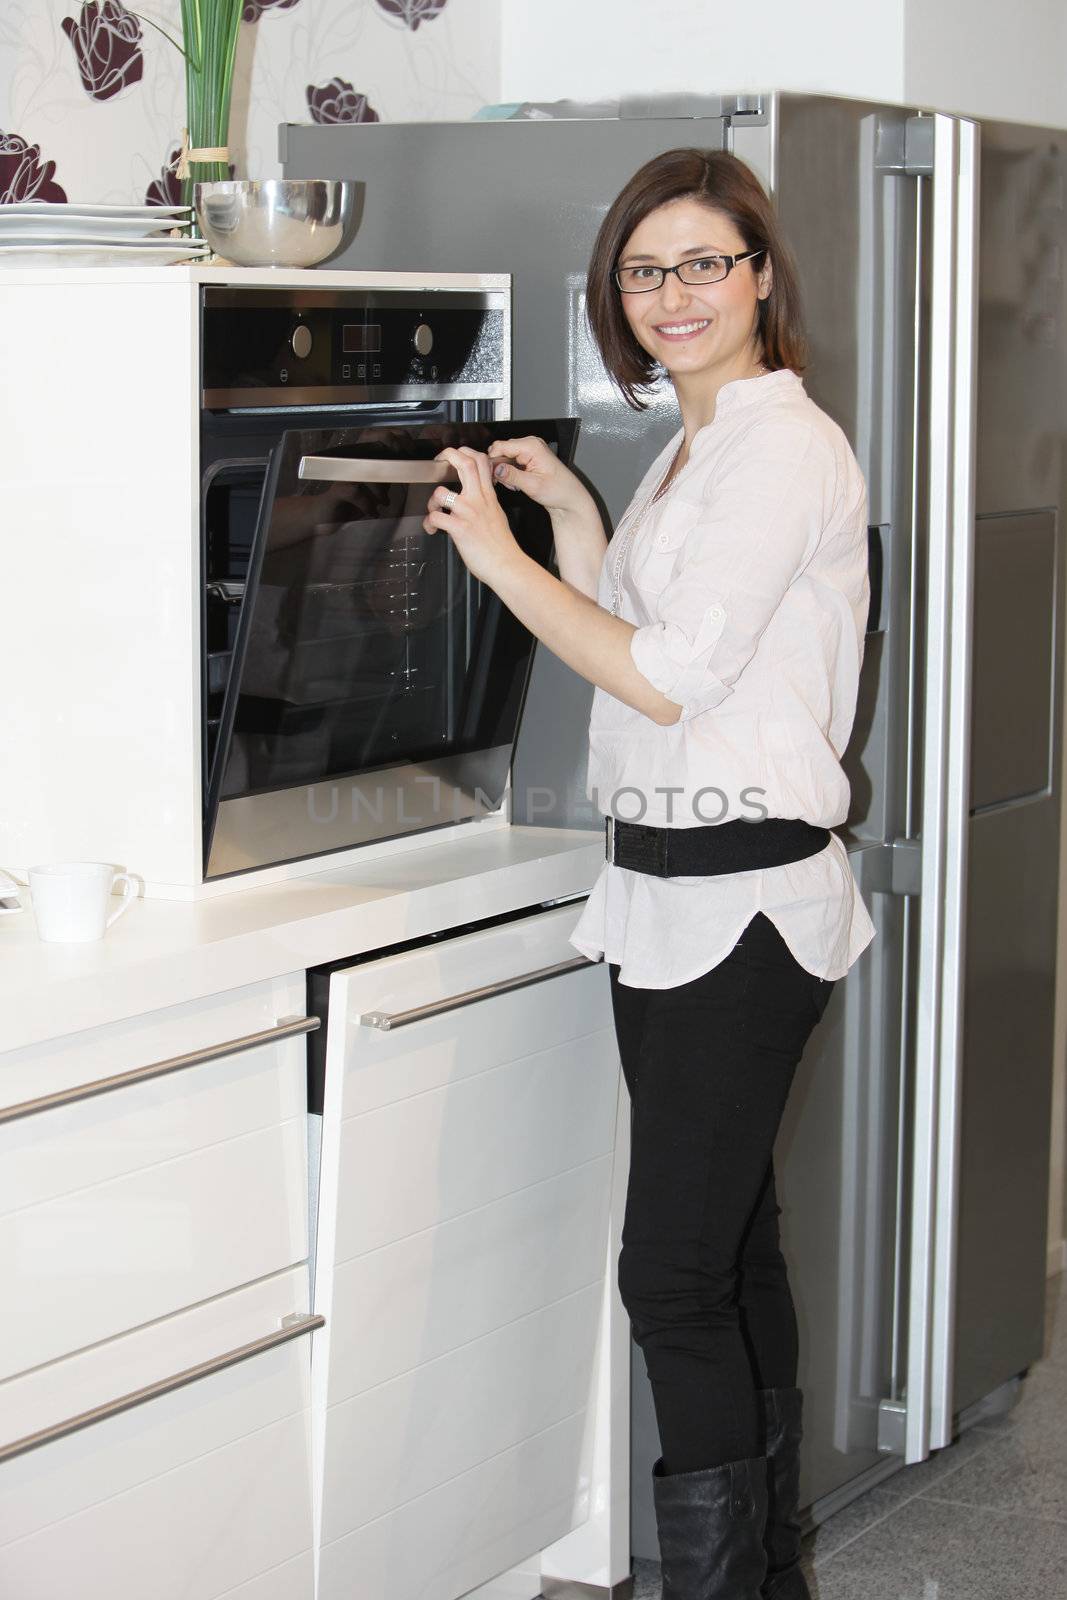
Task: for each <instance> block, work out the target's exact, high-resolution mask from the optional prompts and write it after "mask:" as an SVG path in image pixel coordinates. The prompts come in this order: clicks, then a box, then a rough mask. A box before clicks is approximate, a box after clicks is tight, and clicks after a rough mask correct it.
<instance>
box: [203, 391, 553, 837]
mask: <svg viewBox="0 0 1067 1600" xmlns="http://www.w3.org/2000/svg"><path fill="white" fill-rule="evenodd" d="M531 432H538V433H540V434H541V436H542V437H544V438H546V439H547V440H548V441H549V443H550V444H551V445H552V446H553V447H554V448H555V449H556V450H557V451H558V452H559V453H560V454H561V455H562V456H563V458H564V459H566V460H569V458H570V455H571V453H572V450H573V443H574V435H575V432H576V424H574V423H571V422H551V423H529V422H524V423H521V424H508V423H465V424H459V423H453V424H448V425H447V426H445V427H442V425H441V424H440V423H435V424H432V425H429V426H415V427H409V428H374V429H372V428H358V429H354V428H345V429H333V430H328V429H316V430H292V431H289V432H286V433H285V434H284V435H283V436H282V439H281V441H280V443H279V445H278V446H277V447H276V449H275V451H274V454H273V457H272V460H271V464H270V467H269V470H268V474H267V482H266V487H265V490H264V493H263V505H262V510H261V512H260V515H259V520H258V524H257V527H256V534H255V539H254V543H253V549H252V558H251V561H250V563H248V564H247V572H248V579H247V589H246V593H245V595H244V598H243V604H241V606H240V623H239V626H238V628H237V636H236V639H230V638H229V635H228V634H227V635H226V637H225V638H224V637H223V633H222V622H221V620H220V622H219V641H218V642H219V645H220V646H223V647H225V646H227V645H228V647H229V648H230V649H231V650H232V652H233V663H234V665H233V670H232V672H231V673H230V674H229V684H228V688H227V692H226V696H225V705H224V707H223V708H222V712H221V722H220V732H219V748H218V752H217V757H218V758H217V760H216V761H215V763H214V766H213V779H212V793H211V796H210V802H209V811H211V810H212V809H213V807H214V806H216V805H217V804H218V801H219V800H220V799H221V800H229V799H234V798H237V797H242V796H247V795H254V794H257V793H262V792H265V791H270V790H276V789H279V788H285V787H288V786H291V785H298V784H307V783H315V782H319V781H321V780H322V779H325V778H332V777H342V776H348V775H354V774H359V773H366V772H370V771H375V770H377V769H382V770H383V771H385V770H388V769H389V768H390V767H395V766H396V765H397V764H398V763H399V764H403V765H404V766H405V767H409V766H410V765H411V764H416V765H417V764H419V763H425V762H430V761H434V760H437V759H438V758H440V757H442V756H450V755H456V756H460V755H465V754H468V753H470V752H477V751H482V750H489V749H492V748H494V747H498V746H500V745H503V744H509V743H511V742H512V741H513V739H514V737H515V733H516V729H517V726H518V719H519V712H520V710H521V704H522V697H523V694H524V692H525V686H526V681H527V676H528V671H529V666H530V661H531V658H532V650H533V640H532V638H531V636H530V634H529V633H528V632H527V630H526V629H525V628H524V627H523V626H522V625H521V624H520V623H518V622H517V621H516V619H515V618H514V617H513V616H512V615H511V613H510V612H509V611H508V610H507V609H506V607H504V606H502V605H501V603H500V602H499V601H498V600H497V598H496V596H495V595H494V594H493V593H492V591H491V590H489V589H488V588H486V587H485V586H483V585H482V584H480V583H478V582H477V581H476V580H474V579H472V578H471V577H470V575H469V574H468V572H467V569H466V567H465V566H464V565H463V562H462V561H461V560H460V559H459V557H458V556H457V555H456V553H455V550H454V548H453V545H452V541H451V540H450V539H449V538H448V536H447V534H436V535H431V534H426V533H425V532H424V531H423V528H422V519H423V517H424V516H425V514H426V509H427V504H428V501H429V497H430V494H431V493H432V491H433V487H434V484H433V483H432V482H422V483H414V482H405V481H402V480H403V477H404V472H405V469H406V467H407V464H408V463H411V462H419V461H421V462H430V461H432V460H433V458H434V456H435V455H436V454H437V453H438V451H439V450H440V449H441V448H442V445H443V444H445V443H448V444H463V443H467V444H471V445H474V446H475V447H476V448H480V449H485V448H486V446H487V445H488V443H489V442H490V440H492V439H494V438H501V437H508V436H512V437H513V436H516V435H519V434H528V433H531ZM368 460H369V461H374V462H383V461H384V462H386V463H391V465H390V466H387V467H386V468H385V470H384V476H383V479H382V481H377V482H352V481H345V479H344V473H345V472H346V471H348V470H349V467H348V465H347V464H348V463H355V462H359V461H368ZM301 462H305V467H304V470H303V474H302V473H301ZM323 462H325V463H326V465H325V467H324V466H322V463H323ZM313 463H318V465H315V464H313ZM357 470H358V469H357ZM335 472H336V473H340V474H341V476H340V477H339V478H338V477H332V476H331V473H335ZM394 472H395V478H394V477H393V476H392V474H393V473H394ZM250 487H251V485H250V484H249V485H248V488H249V489H250ZM220 492H221V490H220ZM240 492H241V489H240V486H239V485H238V484H236V483H235V484H234V485H233V486H232V488H231V489H230V493H237V494H239V493H240ZM500 499H501V504H502V505H503V506H504V507H505V510H506V511H507V514H508V517H509V521H510V523H511V526H512V530H513V532H514V534H515V537H516V539H517V540H518V542H519V544H520V545H521V547H522V548H523V549H524V550H525V551H526V553H527V554H528V555H530V556H532V557H533V558H534V559H535V560H536V561H538V562H539V563H540V564H541V565H543V566H547V565H548V564H549V562H550V560H551V556H552V533H551V525H550V523H549V519H548V516H547V514H546V513H545V512H544V511H543V510H542V509H541V508H540V507H539V506H536V505H534V504H533V502H532V501H530V500H528V499H527V498H526V496H524V495H522V494H519V493H516V492H508V491H501V492H500ZM242 521H243V519H242ZM219 565H220V566H221V562H220V563H219ZM223 615H224V613H223V612H222V611H221V609H220V611H219V616H220V618H221V617H222V616H223ZM231 626H232V624H231ZM505 776H506V775H505ZM498 798H499V797H498Z"/></svg>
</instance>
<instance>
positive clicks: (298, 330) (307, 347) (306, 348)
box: [289, 322, 312, 361]
mask: <svg viewBox="0 0 1067 1600" xmlns="http://www.w3.org/2000/svg"><path fill="white" fill-rule="evenodd" d="M311 344H312V340H311V329H310V328H309V327H308V326H307V325H306V324H305V323H303V322H301V323H300V324H299V325H298V326H297V327H295V328H294V329H293V332H292V337H291V338H290V340H289V348H290V349H291V350H292V352H293V354H294V356H296V358H297V360H298V361H303V360H304V359H305V358H306V357H307V356H309V355H310V354H311Z"/></svg>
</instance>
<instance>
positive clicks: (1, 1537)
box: [0, 1268, 312, 1600]
mask: <svg viewBox="0 0 1067 1600" xmlns="http://www.w3.org/2000/svg"><path fill="white" fill-rule="evenodd" d="M307 1293H308V1286H307V1274H306V1270H305V1269H303V1268H300V1269H297V1270H295V1271H289V1272H285V1273H280V1274H278V1275H277V1276H275V1277H274V1278H272V1279H270V1280H269V1281H267V1282H265V1283H258V1284H254V1285H252V1286H251V1287H249V1288H247V1289H243V1290H239V1291H237V1292H236V1293H234V1294H230V1295H226V1296H223V1297H222V1298H221V1299H219V1300H217V1301H214V1302H212V1304H211V1305H208V1306H198V1307H196V1308H194V1309H193V1310H191V1311H186V1312H182V1313H180V1314H179V1315H177V1316H174V1317H169V1318H167V1319H165V1320H164V1321H163V1322H160V1323H157V1324H155V1325H154V1326H153V1327H151V1328H143V1329H139V1330H138V1331H137V1332H135V1333H131V1334H127V1335H126V1336H125V1337H123V1338H121V1339H116V1340H113V1341H111V1342H109V1343H108V1344H107V1345H104V1346H99V1347H97V1348H95V1349H93V1350H87V1351H82V1352H81V1353H79V1354H78V1355H74V1356H69V1357H67V1358H66V1359H65V1360H63V1361H60V1362H57V1363H56V1364H55V1365H53V1366H51V1367H50V1368H48V1369H47V1370H41V1371H39V1372H33V1373H28V1374H24V1375H22V1376H21V1377H18V1378H14V1379H11V1380H9V1381H8V1382H7V1383H4V1384H0V1418H2V1423H0V1427H2V1437H0V1449H2V1448H4V1447H5V1446H7V1445H10V1444H11V1442H12V1441H13V1440H20V1439H25V1438H26V1437H27V1436H30V1435H32V1434H35V1433H37V1432H38V1430H40V1429H42V1428H48V1427H54V1426H57V1425H59V1424H61V1423H63V1422H64V1421H65V1420H66V1419H68V1418H70V1417H72V1416H79V1415H81V1414H83V1413H85V1412H86V1411H88V1410H91V1409H92V1408H94V1407H101V1408H102V1409H103V1410H105V1411H106V1409H107V1408H108V1406H109V1405H110V1404H111V1403H113V1402H115V1401H116V1400H118V1399H120V1398H121V1397H124V1396H127V1395H129V1394H131V1393H132V1392H134V1391H137V1390H139V1389H141V1388H143V1387H145V1386H147V1385H150V1384H153V1383H157V1382H160V1381H161V1380H167V1379H170V1378H172V1377H173V1376H174V1375H175V1374H181V1373H185V1372H187V1371H188V1369H190V1368H195V1367H197V1366H198V1364H200V1363H204V1364H206V1365H210V1364H212V1363H214V1362H216V1361H218V1359H219V1358H220V1357H228V1356H230V1355H232V1353H233V1352H235V1351H237V1350H239V1349H241V1348H242V1347H244V1346H247V1345H249V1344H251V1343H252V1342H253V1341H258V1340H264V1339H266V1338H272V1337H274V1336H275V1335H276V1334H277V1332H278V1331H279V1330H280V1329H281V1324H282V1319H283V1318H286V1317H291V1316H294V1315H298V1314H300V1313H305V1312H306V1309H307ZM308 1346H309V1340H308V1338H307V1337H306V1335H301V1336H298V1337H293V1338H291V1339H289V1340H287V1342H285V1343H283V1344H275V1345H272V1346H271V1347H269V1348H267V1349H264V1350H262V1351H261V1352H260V1353H258V1354H254V1355H252V1356H249V1357H248V1358H247V1359H243V1360H239V1361H236V1362H233V1363H231V1364H226V1365H222V1366H221V1367H220V1368H219V1370H214V1371H210V1372H208V1373H207V1374H206V1375H204V1376H201V1377H197V1378H195V1379H194V1380H193V1381H190V1382H187V1383H185V1384H183V1386H182V1387H180V1388H177V1389H174V1390H173V1391H171V1392H168V1393H164V1394H161V1395H160V1396H158V1397H157V1398H154V1399H150V1400H148V1401H147V1402H145V1403H143V1404H139V1405H135V1406H133V1407H131V1408H130V1409H127V1410H123V1411H120V1412H118V1413H117V1414H115V1415H105V1416H103V1417H102V1419H101V1420H99V1421H94V1422H92V1423H90V1424H89V1425H88V1426H85V1427H82V1428H79V1429H78V1431H76V1432H74V1433H71V1434H68V1435H66V1436H64V1437H59V1438H56V1439H54V1440H53V1441H52V1442H50V1443H45V1444H43V1445H40V1446H39V1447H38V1448H35V1449H31V1450H29V1451H27V1452H25V1453H22V1454H18V1455H15V1456H14V1457H13V1458H11V1459H9V1460H4V1461H0V1594H4V1595H12V1596H15V1595H17V1596H18V1597H19V1600H69V1596H70V1595H72V1594H77V1595H78V1597H79V1600H97V1597H100V1600H104V1597H107V1600H114V1597H115V1596H116V1595H142V1594H143V1595H147V1594H151V1595H152V1596H153V1600H190V1597H191V1596H194V1595H195V1596H197V1597H198V1600H213V1597H215V1596H221V1595H223V1594H226V1593H227V1592H228V1591H230V1590H231V1589H237V1588H238V1586H245V1585H247V1586H249V1596H250V1600H251V1596H252V1595H256V1600H258V1591H257V1590H255V1589H254V1587H252V1580H254V1579H257V1578H259V1577H260V1576H261V1575H265V1574H268V1573H270V1572H272V1571H274V1570H275V1569H276V1568H278V1567H280V1566H281V1564H282V1563H286V1564H289V1563H292V1564H293V1574H294V1581H293V1582H292V1584H291V1585H290V1587H289V1590H288V1596H287V1600H288V1597H292V1600H310V1596H311V1592H312V1591H311V1582H310V1574H309V1572H308V1568H307V1565H306V1559H305V1561H304V1563H303V1564H302V1563H301V1558H306V1554H307V1552H308V1551H309V1549H310V1546H311V1504H310V1463H309V1452H308V1393H309V1375H310V1357H309V1348H308ZM301 1574H303V1576H302V1577H301ZM263 1592H264V1596H268V1595H270V1594H271V1590H270V1588H269V1587H268V1588H266V1589H265V1590H264V1591H263Z"/></svg>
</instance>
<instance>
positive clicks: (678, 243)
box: [617, 200, 772, 389]
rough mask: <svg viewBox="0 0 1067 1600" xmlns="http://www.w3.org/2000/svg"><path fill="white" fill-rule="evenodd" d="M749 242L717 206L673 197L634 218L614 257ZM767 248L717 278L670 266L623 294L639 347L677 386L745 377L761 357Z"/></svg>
mask: <svg viewBox="0 0 1067 1600" xmlns="http://www.w3.org/2000/svg"><path fill="white" fill-rule="evenodd" d="M748 248H749V246H748V244H747V242H746V241H745V240H744V239H743V238H742V237H741V235H740V233H739V232H738V231H737V228H736V227H735V226H734V224H733V223H732V222H731V221H730V219H729V218H728V217H727V216H726V215H725V214H724V213H723V212H721V211H716V210H714V209H713V208H712V207H711V206H707V205H704V204H703V203H702V202H701V201H699V200H671V201H669V202H668V203H667V204H666V205H662V206H659V207H657V209H656V210H655V211H652V212H650V213H649V215H648V216H647V217H645V219H644V221H643V222H641V223H639V224H638V226H637V227H636V228H635V229H634V231H633V233H632V234H631V235H630V237H629V239H627V241H626V243H625V244H624V246H623V248H622V250H621V251H620V253H619V259H618V263H617V264H618V265H619V266H620V267H628V266H655V267H667V266H674V265H676V264H677V263H679V262H682V261H691V260H696V259H698V258H699V257H701V256H707V255H728V256H732V255H741V254H743V253H744V252H745V251H746V250H747V249H748ZM771 282H772V276H771V266H770V262H769V261H768V260H767V258H766V256H755V257H753V259H752V260H751V261H742V262H739V263H738V265H737V266H736V267H734V269H733V271H732V272H730V273H729V274H728V276H727V277H725V278H722V279H720V280H719V282H718V283H709V284H703V285H699V284H693V285H690V284H685V283H682V282H680V280H679V279H678V277H677V275H676V274H675V273H673V272H669V273H668V274H667V276H666V277H665V278H664V280H663V285H662V287H661V288H659V289H653V290H650V291H648V292H646V293H644V294H624V295H622V297H621V299H622V307H623V313H624V315H625V317H626V321H627V323H628V324H629V327H630V331H631V332H632V333H633V336H634V338H635V339H636V340H637V342H638V344H640V345H641V347H642V349H644V350H646V351H647V352H648V354H649V355H650V356H652V357H653V359H654V360H656V361H658V362H660V364H661V365H662V366H664V367H665V368H666V370H667V372H668V373H669V374H670V376H671V378H672V379H673V380H674V383H675V385H676V386H678V385H681V386H683V387H685V388H693V387H699V386H700V385H701V383H702V382H703V381H707V382H710V383H712V384H714V386H715V388H716V389H718V388H720V387H721V386H722V384H724V383H728V382H729V381H730V380H731V379H733V378H747V377H751V376H752V375H753V374H754V373H755V371H756V369H757V367H758V365H759V361H760V355H761V350H760V343H759V338H758V334H757V331H756V330H757V320H758V305H759V301H760V300H764V299H766V297H767V296H768V295H769V294H770V292H771Z"/></svg>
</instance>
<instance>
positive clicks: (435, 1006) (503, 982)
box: [359, 956, 597, 1033]
mask: <svg viewBox="0 0 1067 1600" xmlns="http://www.w3.org/2000/svg"><path fill="white" fill-rule="evenodd" d="M596 965H597V963H596V962H595V961H590V960H589V959H588V958H587V957H586V956H573V957H572V958H571V960H569V961H557V962H556V964H555V966H552V967H538V968H537V969H536V971H534V972H522V973H520V974H519V976H518V977H517V978H501V979H500V981H499V982H498V983H486V984H483V985H482V987H481V988H480V989H466V990H464V992H463V993H462V994H453V995H449V997H448V999H447V1000H431V1001H430V1002H429V1004H428V1005H425V1006H412V1007H411V1010H410V1011H365V1012H364V1013H363V1015H362V1016H361V1017H360V1019H359V1020H360V1022H361V1023H362V1024H363V1026H364V1027H365V1028H380V1029H381V1030H382V1032H383V1033H388V1032H389V1031H390V1030H391V1029H392V1028H406V1027H407V1025H408V1023H409V1022H423V1021H425V1019H426V1018H427V1017H439V1016H441V1014H442V1012H445V1011H455V1010H457V1008H458V1007H459V1006H471V1005H474V1003H475V1002H476V1001H478V1000H488V999H490V997H491V996H492V995H496V994H510V993H511V991H512V990H513V989H525V988H527V987H528V986H529V985H530V984H531V983H544V982H545V980H546V979H548V978H556V977H558V976H559V974H560V973H561V972H577V971H578V968H579V967H595V966H596Z"/></svg>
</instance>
